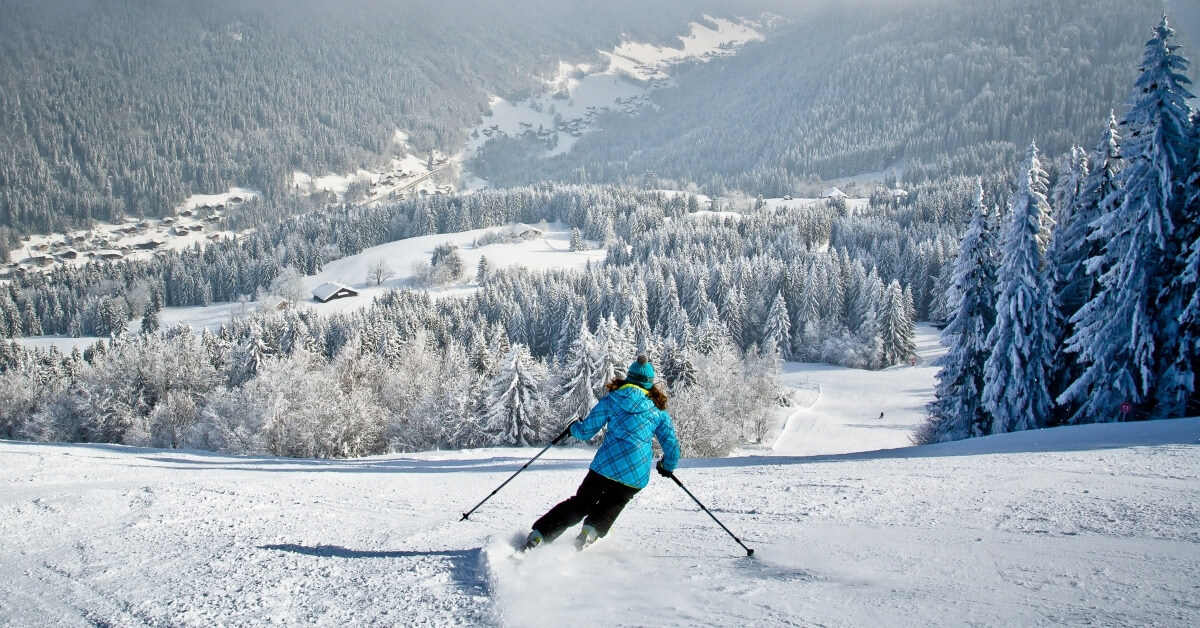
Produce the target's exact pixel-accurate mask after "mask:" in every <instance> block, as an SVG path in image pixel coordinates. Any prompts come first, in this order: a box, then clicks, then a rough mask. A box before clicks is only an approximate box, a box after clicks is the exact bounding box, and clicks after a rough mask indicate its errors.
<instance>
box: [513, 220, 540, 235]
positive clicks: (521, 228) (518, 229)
mask: <svg viewBox="0 0 1200 628" xmlns="http://www.w3.org/2000/svg"><path fill="white" fill-rule="evenodd" d="M512 234H513V235H515V236H540V235H542V230H541V229H538V228H537V227H530V226H529V225H527V224H525V223H520V222H519V223H517V224H515V225H513V226H512Z"/></svg>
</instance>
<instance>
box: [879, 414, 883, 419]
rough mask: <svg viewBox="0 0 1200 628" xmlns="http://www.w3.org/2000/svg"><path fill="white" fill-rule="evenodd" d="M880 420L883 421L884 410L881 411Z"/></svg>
mask: <svg viewBox="0 0 1200 628" xmlns="http://www.w3.org/2000/svg"><path fill="white" fill-rule="evenodd" d="M879 420H880V421H882V420H883V413H882V412H880V413H879Z"/></svg>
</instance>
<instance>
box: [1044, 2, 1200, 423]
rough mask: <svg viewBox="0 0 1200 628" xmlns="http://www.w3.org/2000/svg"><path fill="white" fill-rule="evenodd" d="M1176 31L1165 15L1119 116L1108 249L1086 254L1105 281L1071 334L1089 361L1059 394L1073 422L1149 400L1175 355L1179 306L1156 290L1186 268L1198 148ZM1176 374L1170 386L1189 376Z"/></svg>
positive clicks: (1105, 237)
mask: <svg viewBox="0 0 1200 628" xmlns="http://www.w3.org/2000/svg"><path fill="white" fill-rule="evenodd" d="M1173 34H1174V31H1173V30H1172V29H1171V28H1169V27H1168V26H1167V20H1166V18H1165V17H1164V18H1163V21H1162V22H1161V23H1159V25H1158V26H1157V27H1155V28H1154V36H1153V37H1152V38H1151V39H1150V40H1149V41H1148V42H1146V51H1145V54H1144V55H1143V57H1142V66H1141V75H1140V76H1139V77H1138V79H1137V81H1136V82H1135V84H1134V89H1133V94H1132V96H1131V108H1130V111H1129V113H1128V114H1126V116H1125V119H1124V122H1123V124H1124V127H1125V136H1126V137H1127V138H1128V139H1127V140H1126V143H1125V145H1124V146H1123V147H1122V149H1121V153H1122V156H1123V157H1124V159H1125V169H1124V170H1122V171H1121V172H1120V174H1119V175H1118V176H1117V187H1118V188H1119V189H1118V191H1117V192H1115V193H1114V195H1113V196H1114V198H1113V200H1112V201H1111V206H1112V209H1111V211H1109V212H1107V213H1106V214H1105V215H1104V216H1103V217H1102V218H1101V219H1100V220H1099V221H1098V222H1097V223H1096V226H1097V230H1096V233H1095V235H1094V236H1093V239H1095V240H1096V241H1099V242H1102V243H1103V244H1104V248H1103V251H1102V252H1101V254H1100V255H1099V256H1098V257H1094V258H1092V259H1089V260H1088V262H1087V263H1088V271H1089V273H1091V274H1098V279H1097V281H1098V284H1099V289H1098V291H1097V293H1096V295H1095V296H1093V297H1092V299H1091V300H1090V301H1088V302H1087V303H1086V304H1085V305H1084V306H1083V307H1082V308H1081V309H1080V310H1079V312H1078V313H1077V314H1076V315H1075V318H1074V319H1073V320H1072V323H1073V324H1074V327H1075V331H1074V333H1073V334H1072V336H1071V338H1070V339H1068V341H1067V346H1068V350H1070V351H1073V352H1076V353H1078V354H1079V358H1080V361H1081V362H1082V363H1083V365H1084V370H1083V373H1082V375H1080V377H1079V378H1078V379H1076V380H1075V381H1074V382H1073V383H1072V384H1071V386H1070V387H1068V388H1067V390H1066V392H1064V393H1063V395H1062V397H1063V399H1064V400H1065V401H1067V402H1070V403H1077V404H1078V405H1079V410H1078V411H1077V412H1076V413H1075V415H1074V417H1073V418H1072V420H1073V421H1075V422H1093V421H1107V420H1115V419H1119V418H1120V413H1119V412H1118V408H1119V406H1120V405H1121V404H1122V403H1131V404H1134V405H1145V404H1147V403H1149V402H1152V401H1153V399H1154V397H1155V395H1156V391H1155V385H1156V379H1158V376H1159V374H1160V373H1161V371H1163V370H1164V368H1163V365H1164V364H1166V365H1172V364H1174V363H1175V360H1174V359H1172V357H1170V356H1169V354H1170V353H1177V352H1172V351H1169V350H1168V351H1167V352H1165V353H1164V352H1161V350H1162V349H1163V347H1164V345H1167V344H1174V340H1168V338H1167V336H1168V335H1173V334H1174V333H1176V332H1177V325H1176V324H1175V323H1174V322H1173V318H1174V317H1177V316H1178V315H1179V314H1181V313H1182V309H1183V308H1182V307H1181V306H1179V307H1176V306H1175V305H1167V306H1166V307H1164V304H1163V303H1161V302H1160V299H1161V298H1162V297H1164V296H1165V295H1164V292H1165V288H1166V286H1167V285H1168V284H1169V282H1170V281H1171V279H1172V278H1173V276H1176V275H1178V274H1179V273H1180V272H1181V271H1182V266H1183V264H1182V263H1181V262H1180V261H1178V260H1179V256H1180V254H1179V252H1178V251H1180V250H1182V246H1181V245H1180V244H1179V243H1178V239H1177V236H1176V234H1175V229H1176V226H1177V225H1176V223H1177V221H1179V220H1180V219H1181V218H1182V217H1183V204H1184V203H1183V201H1184V194H1183V177H1184V176H1185V173H1187V172H1188V165H1189V163H1190V162H1191V160H1192V158H1193V157H1194V154H1193V153H1194V151H1195V147H1194V142H1193V136H1192V131H1191V120H1190V109H1189V108H1188V105H1187V101H1186V99H1187V98H1190V97H1191V94H1190V93H1188V91H1187V90H1186V89H1185V88H1184V87H1183V85H1184V84H1186V83H1187V78H1186V77H1184V76H1183V71H1184V70H1186V68H1187V60H1186V59H1184V58H1183V57H1181V56H1179V55H1177V54H1176V53H1175V50H1176V48H1177V46H1174V45H1171V44H1168V43H1167V41H1168V40H1169V39H1170V37H1171V36H1172V35H1173ZM1181 302H1182V298H1180V299H1178V300H1177V301H1176V303H1181ZM1167 368H1170V366H1168V367H1167ZM1173 377H1174V383H1173V384H1171V386H1172V387H1174V386H1175V385H1177V384H1178V383H1181V382H1184V381H1186V380H1187V379H1189V377H1185V376H1184V375H1183V374H1176V375H1175V376H1173ZM1167 396H1168V397H1170V396H1171V395H1167ZM1160 401H1161V402H1163V403H1168V405H1170V404H1169V402H1168V401H1167V400H1166V399H1160Z"/></svg>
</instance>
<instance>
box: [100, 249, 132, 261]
mask: <svg viewBox="0 0 1200 628" xmlns="http://www.w3.org/2000/svg"><path fill="white" fill-rule="evenodd" d="M92 255H93V256H94V257H98V258H100V259H103V260H117V259H121V258H122V257H125V254H124V253H122V252H120V251H114V250H112V249H106V250H104V251H95V252H93V253H92Z"/></svg>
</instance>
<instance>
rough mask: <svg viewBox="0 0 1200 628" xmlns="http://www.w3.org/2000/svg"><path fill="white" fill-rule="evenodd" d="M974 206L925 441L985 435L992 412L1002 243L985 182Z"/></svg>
mask: <svg viewBox="0 0 1200 628" xmlns="http://www.w3.org/2000/svg"><path fill="white" fill-rule="evenodd" d="M972 207H973V211H972V217H971V222H970V224H969V225H968V226H967V232H966V234H965V235H964V236H963V241H962V245H961V246H960V247H959V249H958V258H957V259H956V260H955V262H954V279H953V284H952V285H951V288H950V294H949V295H947V301H948V302H949V303H950V304H952V305H953V306H954V308H955V309H954V310H952V317H951V318H950V324H949V325H947V326H946V331H945V334H944V336H943V337H944V338H945V341H946V343H947V344H948V345H949V347H950V350H949V351H948V352H947V353H946V355H945V356H944V357H943V358H941V360H940V365H941V367H942V370H941V371H939V372H938V375H937V377H938V382H937V388H936V391H935V395H936V398H935V399H934V401H933V402H932V403H930V404H929V407H928V410H929V415H930V421H929V423H928V424H926V425H925V426H923V427H922V429H921V431H920V433H919V434H918V439H919V440H920V442H922V443H936V442H945V441H951V440H959V439H963V438H968V437H971V436H983V435H984V434H987V433H988V432H989V431H990V430H991V416H990V415H989V414H988V413H987V412H985V411H984V409H983V405H982V403H981V402H980V399H981V397H982V396H983V372H984V365H985V364H986V362H987V358H988V355H989V354H990V353H991V346H990V345H988V344H987V337H988V332H990V331H991V329H992V325H993V324H994V323H995V322H996V309H995V300H994V299H995V290H996V243H995V233H994V232H993V231H992V229H991V220H990V219H989V217H988V211H987V208H986V207H985V206H984V204H983V183H982V182H979V183H978V184H977V186H976V191H975V200H974V202H973V203H972Z"/></svg>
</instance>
